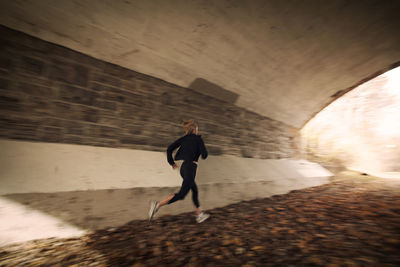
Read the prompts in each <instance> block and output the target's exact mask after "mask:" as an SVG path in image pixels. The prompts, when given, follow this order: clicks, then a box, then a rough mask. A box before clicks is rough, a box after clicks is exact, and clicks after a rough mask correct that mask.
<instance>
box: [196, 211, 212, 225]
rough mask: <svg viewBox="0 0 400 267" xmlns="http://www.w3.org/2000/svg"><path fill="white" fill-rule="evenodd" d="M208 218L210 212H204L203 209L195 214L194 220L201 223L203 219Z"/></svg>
mask: <svg viewBox="0 0 400 267" xmlns="http://www.w3.org/2000/svg"><path fill="white" fill-rule="evenodd" d="M208 218H210V214H208V213H205V212H204V211H202V212H200V214H199V215H197V216H196V222H197V223H202V222H204V221H205V220H207V219H208Z"/></svg>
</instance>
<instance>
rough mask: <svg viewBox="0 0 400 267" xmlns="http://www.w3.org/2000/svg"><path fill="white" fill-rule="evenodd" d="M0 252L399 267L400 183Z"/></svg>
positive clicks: (50, 260)
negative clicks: (200, 221) (201, 218)
mask: <svg viewBox="0 0 400 267" xmlns="http://www.w3.org/2000/svg"><path fill="white" fill-rule="evenodd" d="M209 213H210V214H211V217H210V219H209V220H207V221H205V222H204V223H202V224H196V222H195V218H194V217H193V214H192V213H183V214H179V215H161V216H159V217H157V218H156V219H155V220H154V221H153V222H152V223H151V224H150V223H149V222H148V221H147V220H134V221H130V222H129V223H127V224H125V225H123V226H121V227H118V228H105V229H101V230H97V231H94V232H92V233H91V234H88V235H85V236H82V237H80V238H74V239H45V240H36V241H31V242H27V243H23V244H17V245H11V246H6V247H2V248H0V266H136V267H138V266H400V180H394V179H381V178H376V177H371V176H367V175H362V174H359V173H356V172H349V171H347V172H341V173H339V174H337V175H336V176H335V177H333V178H332V180H331V182H330V183H329V184H326V185H322V186H316V187H312V188H307V189H304V190H295V191H291V192H290V193H288V194H283V195H275V196H272V197H269V198H257V199H254V200H249V201H242V202H239V203H235V204H231V205H228V206H224V207H221V208H216V209H212V210H210V211H209Z"/></svg>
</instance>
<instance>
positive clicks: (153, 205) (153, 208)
mask: <svg viewBox="0 0 400 267" xmlns="http://www.w3.org/2000/svg"><path fill="white" fill-rule="evenodd" d="M158 208H159V205H158V202H157V201H152V202H151V203H150V210H149V221H151V219H153V216H154V214H156V212H157V211H158Z"/></svg>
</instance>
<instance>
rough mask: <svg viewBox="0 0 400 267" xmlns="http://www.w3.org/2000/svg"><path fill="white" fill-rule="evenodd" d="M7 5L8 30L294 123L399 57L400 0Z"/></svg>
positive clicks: (3, 16)
mask: <svg viewBox="0 0 400 267" xmlns="http://www.w3.org/2000/svg"><path fill="white" fill-rule="evenodd" d="M0 5H1V11H0V23H1V24H3V25H5V26H8V27H10V28H13V29H16V30H20V31H23V32H25V33H28V34H30V35H33V36H35V37H38V38H41V39H43V40H46V41H49V42H53V43H56V44H60V45H63V46H65V47H68V48H70V49H73V50H76V51H79V52H82V53H84V54H88V55H90V56H93V57H95V58H98V59H102V60H105V61H108V62H111V63H114V64H117V65H120V66H123V67H126V68H129V69H132V70H135V71H138V72H141V73H145V74H148V75H152V76H155V77H158V78H161V79H163V80H166V81H168V82H171V83H174V84H177V85H180V86H183V87H191V86H192V85H193V84H194V82H195V81H203V82H204V81H205V82H206V83H208V84H211V85H214V88H219V89H218V90H214V91H213V90H212V88H211V90H210V89H208V91H207V89H206V88H204V90H205V93H207V94H219V96H218V95H216V97H221V93H223V92H228V94H226V93H225V96H227V99H229V100H230V101H235V104H236V105H238V106H241V107H244V108H246V109H248V110H251V111H254V112H256V113H259V114H261V115H264V116H267V117H269V118H272V119H275V120H278V121H281V122H284V123H286V124H288V125H291V126H294V127H301V126H302V125H303V124H304V123H305V122H306V121H308V120H309V119H310V118H311V117H312V116H313V115H314V114H315V113H317V112H319V111H320V110H321V109H322V108H324V107H325V106H326V105H327V104H329V103H330V102H331V101H332V100H334V99H335V97H337V96H340V95H341V93H340V92H345V91H346V90H348V89H349V88H352V87H354V86H355V85H357V84H358V83H360V82H361V81H362V80H364V79H368V78H372V76H374V75H375V74H376V73H377V72H379V71H383V70H387V69H389V68H390V67H391V66H393V64H397V62H399V61H400V34H399V33H400V16H399V15H398V10H400V1H390V0H387V1H368V0H363V1H345V0H337V1H317V0H315V1H310V0H308V1H281V0H275V1H264V0H260V1H228V0H221V1H200V0H199V1H186V0H182V1H164V0H158V1H153V0H152V1H148V0H147V1H144V0H143V1H133V0H129V1H122V0H118V1H116V0H109V1H95V0H89V1H81V0H69V1H53V0H41V1H36V0H28V1H6V0H1V2H0ZM195 83H196V82H195ZM197 87H199V86H197ZM200 88H201V86H200ZM198 89H199V88H196V90H198ZM222 89H225V90H226V91H224V90H222ZM200 90H201V89H200ZM206 91H207V92H206ZM225 96H223V97H225ZM228 96H229V97H228ZM232 96H237V98H236V97H232Z"/></svg>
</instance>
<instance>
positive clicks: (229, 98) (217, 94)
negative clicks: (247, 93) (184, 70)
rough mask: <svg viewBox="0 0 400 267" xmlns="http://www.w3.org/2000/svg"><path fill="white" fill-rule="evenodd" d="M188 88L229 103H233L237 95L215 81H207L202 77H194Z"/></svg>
mask: <svg viewBox="0 0 400 267" xmlns="http://www.w3.org/2000/svg"><path fill="white" fill-rule="evenodd" d="M189 89H192V90H194V91H196V92H198V93H201V94H203V95H207V96H211V97H213V98H216V99H218V100H222V101H225V102H228V103H231V104H235V103H236V101H237V99H238V98H239V95H238V94H236V93H233V92H231V91H229V90H226V89H224V88H222V87H221V86H219V85H216V84H215V83H212V82H209V81H207V80H205V79H203V78H197V79H195V80H194V81H193V82H192V83H191V84H190V85H189Z"/></svg>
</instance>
